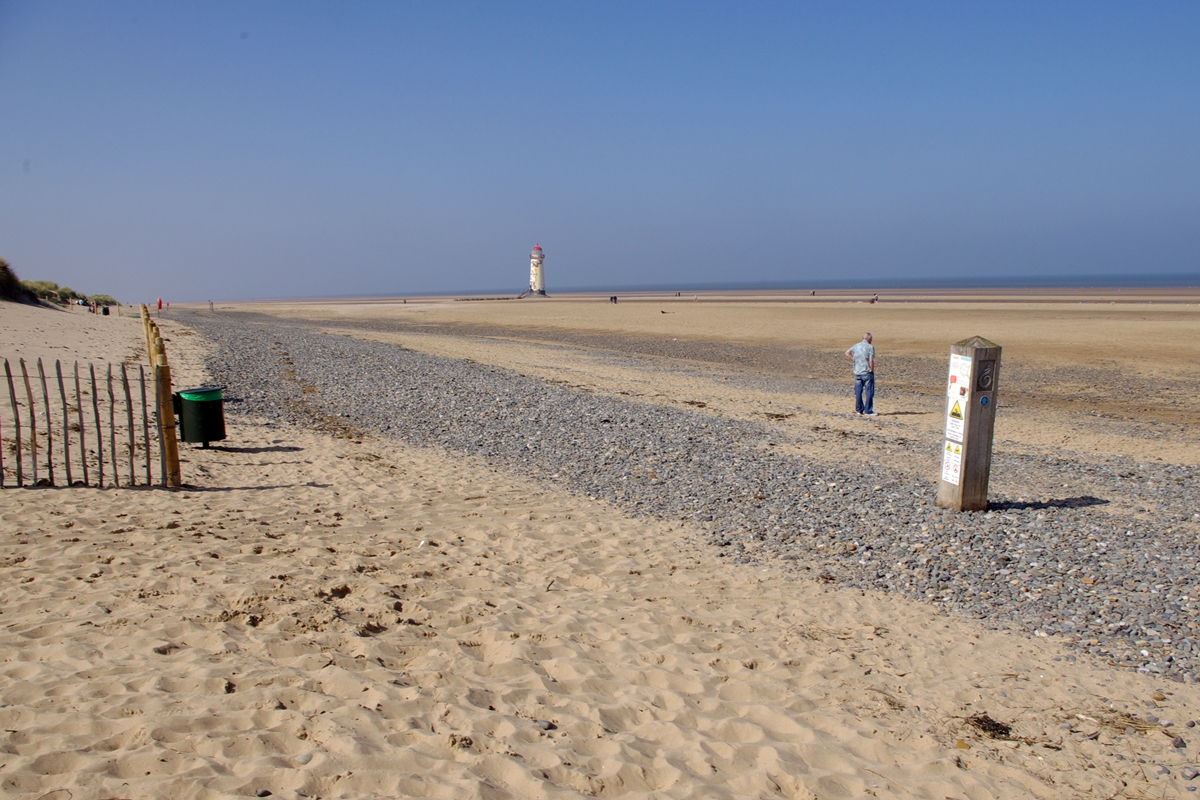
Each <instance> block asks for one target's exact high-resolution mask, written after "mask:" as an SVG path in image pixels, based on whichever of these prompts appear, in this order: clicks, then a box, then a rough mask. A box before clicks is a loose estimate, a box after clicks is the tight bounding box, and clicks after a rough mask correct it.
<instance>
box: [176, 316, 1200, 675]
mask: <svg viewBox="0 0 1200 800" xmlns="http://www.w3.org/2000/svg"><path fill="white" fill-rule="evenodd" d="M173 316H175V317H177V318H179V319H180V320H181V321H183V322H185V323H186V324H188V325H191V326H194V327H195V328H197V329H198V330H199V331H200V332H201V333H203V334H204V335H205V336H207V337H208V338H209V339H211V340H212V341H213V342H214V343H215V345H216V346H215V348H214V350H213V355H212V357H211V361H210V363H209V364H208V368H209V370H210V372H211V374H212V376H213V377H214V379H215V380H216V381H217V382H218V383H221V384H224V385H226V386H227V387H228V390H227V397H230V398H231V402H230V403H229V404H228V405H227V412H228V413H229V414H230V415H231V416H236V415H237V414H248V415H253V416H259V417H267V418H270V419H274V420H278V421H280V422H288V423H293V424H300V425H307V426H313V425H319V426H322V427H325V428H326V429H330V430H334V431H335V432H336V431H338V430H341V431H344V432H347V433H351V434H352V433H353V432H354V431H356V430H363V431H370V432H373V433H377V434H382V435H384V436H388V437H392V438H395V439H398V440H401V441H404V442H407V443H410V444H414V445H419V446H432V447H437V448H441V449H443V450H446V451H448V452H451V453H463V454H470V455H472V456H477V457H480V458H482V459H484V460H486V461H487V462H488V463H490V464H492V465H494V466H497V467H500V468H503V469H506V470H510V471H512V472H514V473H519V474H521V475H524V476H526V477H529V478H531V479H534V480H536V481H541V482H545V483H547V484H553V485H555V486H557V487H559V488H562V489H565V490H568V491H571V492H574V493H577V494H581V495H586V496H589V497H594V498H597V499H600V500H603V501H606V502H610V503H613V504H615V505H616V506H618V507H620V508H622V509H623V510H624V511H626V512H627V513H629V514H631V515H634V516H650V517H654V518H658V519H664V520H680V521H687V522H691V523H696V524H698V525H700V526H701V527H702V528H703V529H704V530H705V532H706V534H705V535H706V537H707V541H708V542H709V543H710V544H711V546H713V547H714V548H717V550H718V551H719V554H720V555H721V556H722V557H725V558H728V559H729V560H730V562H731V563H737V564H747V563H760V564H780V565H783V566H785V567H790V568H792V569H794V570H795V571H796V572H797V573H803V574H806V575H812V576H815V577H816V578H817V579H819V580H823V581H826V582H828V583H830V584H831V585H837V586H843V587H856V588H862V589H876V590H883V591H888V592H895V593H898V594H902V595H904V596H906V597H910V598H914V599H917V600H921V601H924V602H928V603H931V604H933V605H935V606H936V607H938V608H940V609H943V610H945V611H948V612H952V613H958V614H963V615H967V616H971V617H975V618H978V619H981V620H984V621H985V622H986V623H987V624H989V625H992V626H996V627H1008V628H1013V629H1017V630H1021V631H1023V632H1026V633H1028V634H1033V635H1037V636H1047V635H1055V636H1061V637H1063V638H1064V640H1065V641H1066V642H1068V643H1069V644H1070V645H1072V646H1073V647H1074V649H1075V651H1076V652H1078V653H1090V654H1093V655H1096V656H1098V657H1101V658H1103V659H1107V660H1108V661H1109V662H1111V663H1112V664H1114V665H1116V666H1121V667H1128V668H1131V669H1138V670H1141V671H1144V672H1149V673H1155V674H1162V675H1164V676H1166V677H1168V678H1172V679H1176V680H1192V681H1195V680H1196V678H1195V671H1196V667H1197V665H1198V664H1200V654H1197V652H1196V648H1197V646H1198V645H1200V639H1197V628H1196V625H1197V621H1196V620H1197V609H1200V576H1198V574H1197V570H1196V563H1197V559H1198V558H1200V545H1198V544H1197V542H1198V541H1200V537H1198V534H1200V514H1196V503H1195V501H1194V498H1195V497H1197V496H1198V495H1197V485H1196V483H1197V482H1196V478H1195V474H1194V471H1193V469H1192V467H1190V466H1186V465H1185V466H1179V465H1169V464H1136V463H1131V462H1128V461H1127V460H1124V459H1118V458H1103V457H1099V456H1097V457H1095V459H1094V460H1090V461H1089V460H1086V459H1083V460H1080V459H1056V458H1049V457H1042V456H1037V455H1028V454H1026V455H1019V456H1010V455H1006V454H1003V453H997V454H996V460H995V466H994V470H996V471H1002V472H1003V473H1004V474H1005V476H1006V478H1008V479H1010V480H1006V483H1008V484H1009V485H1018V484H1019V483H1020V478H1021V476H1023V475H1024V476H1028V477H1029V484H1030V485H1050V483H1051V482H1052V481H1054V480H1057V482H1058V483H1057V484H1054V485H1058V484H1061V483H1062V481H1063V479H1064V477H1063V476H1074V477H1077V478H1078V479H1080V480H1081V481H1086V484H1087V485H1088V486H1089V487H1091V488H1090V489H1089V491H1092V492H1094V493H1095V494H1094V495H1084V496H1079V497H1071V498H1047V499H1044V500H1041V501H1038V500H1029V499H1024V498H1014V497H1007V496H1004V495H997V494H996V493H995V492H993V494H992V508H991V510H989V511H987V512H984V513H968V514H955V513H952V512H948V511H944V510H942V509H939V508H937V507H936V506H935V504H934V499H935V495H936V487H935V486H933V485H932V484H931V483H930V482H929V481H927V480H922V479H919V478H917V477H914V475H912V474H905V473H903V472H900V471H897V470H894V469H889V468H886V467H883V466H878V465H870V464H867V465H862V464H853V465H848V464H842V463H839V462H837V461H836V460H834V459H833V456H834V454H833V453H831V458H830V459H828V460H816V459H809V458H804V457H801V456H796V455H788V454H783V453H780V452H778V451H776V450H775V449H774V447H773V445H775V444H777V443H779V442H780V439H781V434H780V433H779V432H778V431H777V430H773V429H771V428H770V427H769V426H767V425H760V424H757V423H754V422H748V421H739V420H731V419H726V418H722V417H717V416H713V415H709V414H705V413H701V412H698V411H693V410H687V409H681V408H675V407H669V406H662V405H655V404H651V403H645V402H638V401H632V400H626V399H622V398H617V397H612V396H608V395H602V394H594V393H590V392H587V391H583V390H580V389H576V388H570V387H565V386H561V385H556V384H553V383H549V382H547V381H544V380H541V379H539V378H533V377H529V376H525V375H521V374H518V373H516V372H513V371H510V370H505V369H500V368H497V367H493V366H488V365H484V364H479V363H474V362H471V361H468V360H457V359H449V358H442V357H438V356H431V355H428V354H424V353H420V352H416V351H412V350H407V349H404V348H401V347H397V346H395V345H389V344H383V343H378V342H369V341H362V340H358V339H352V338H349V337H345V336H337V335H328V334H322V333H319V332H318V331H317V325H316V324H313V325H308V324H305V323H303V322H298V321H281V320H278V319H274V318H270V317H260V316H257V315H248V314H219V315H211V314H194V313H181V312H176V313H174V314H173ZM610 357H612V358H616V359H620V358H621V356H620V355H611V356H610ZM629 357H630V358H634V356H629ZM664 368H670V367H669V365H668V366H664ZM680 368H681V369H685V368H687V367H686V366H681V367H680ZM939 379H940V378H939ZM754 380H755V381H756V382H760V381H764V380H765V381H769V380H770V377H769V376H766V377H764V376H761V375H760V376H755V377H754ZM925 438H926V437H920V440H915V441H914V442H913V443H912V445H911V446H912V448H913V451H912V452H913V458H914V459H920V460H921V463H924V462H925V461H927V460H929V459H933V458H936V455H935V451H936V449H937V447H938V442H937V441H935V440H932V439H931V440H930V441H928V442H927V441H924V439H925ZM848 446H853V445H852V443H851V444H850V445H848ZM931 453H933V454H934V455H931ZM1118 501H1119V502H1120V504H1121V505H1122V506H1123V507H1124V506H1127V507H1133V508H1135V509H1138V510H1139V511H1141V512H1142V513H1129V514H1124V513H1112V512H1110V511H1107V510H1105V506H1106V505H1108V504H1109V503H1112V504H1113V505H1114V506H1115V505H1117V503H1118ZM1073 658H1074V656H1068V659H1073Z"/></svg>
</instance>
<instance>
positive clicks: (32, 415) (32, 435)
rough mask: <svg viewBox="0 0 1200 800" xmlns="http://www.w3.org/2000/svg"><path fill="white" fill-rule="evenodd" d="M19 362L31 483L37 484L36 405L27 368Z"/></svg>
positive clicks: (23, 360)
mask: <svg viewBox="0 0 1200 800" xmlns="http://www.w3.org/2000/svg"><path fill="white" fill-rule="evenodd" d="M20 362H21V378H22V379H23V380H24V381H25V400H26V401H27V402H28V404H29V455H30V458H31V460H32V461H33V485H34V486H37V484H38V463H37V461H38V459H37V406H35V405H34V404H33V387H32V386H30V385H29V370H28V368H26V366H25V359H23V358H22V359H20Z"/></svg>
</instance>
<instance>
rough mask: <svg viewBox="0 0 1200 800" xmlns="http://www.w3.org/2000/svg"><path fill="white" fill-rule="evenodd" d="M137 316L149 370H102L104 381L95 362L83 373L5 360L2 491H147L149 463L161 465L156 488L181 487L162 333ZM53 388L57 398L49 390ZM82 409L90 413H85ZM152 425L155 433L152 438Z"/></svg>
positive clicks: (0, 410)
mask: <svg viewBox="0 0 1200 800" xmlns="http://www.w3.org/2000/svg"><path fill="white" fill-rule="evenodd" d="M141 317H142V327H143V329H144V331H145V335H146V354H147V357H148V358H149V360H150V364H151V368H150V369H149V370H147V369H146V368H145V367H144V366H143V365H141V364H138V365H133V364H125V363H122V364H116V365H114V364H101V365H100V367H99V374H100V375H103V376H104V380H103V382H102V381H101V380H100V379H99V378H97V365H96V364H94V363H87V364H84V365H82V371H81V365H80V363H79V362H78V361H75V362H72V363H70V364H63V362H62V361H57V360H56V361H55V362H54V364H53V365H50V364H49V363H43V362H42V359H40V358H39V359H37V361H36V363H31V362H26V360H25V359H24V358H21V357H19V356H18V357H13V358H7V357H6V358H4V377H3V380H4V382H5V386H4V387H3V388H0V398H3V395H4V394H5V393H7V395H8V397H7V400H8V402H7V404H5V403H4V402H3V399H0V489H5V488H12V487H22V486H100V487H105V486H138V485H142V486H150V485H153V483H154V478H153V476H154V472H155V470H154V467H153V466H152V465H153V464H154V462H157V463H158V465H159V469H158V472H159V475H160V481H159V485H161V486H164V487H166V488H171V489H175V488H178V487H179V486H180V485H181V483H182V481H181V474H180V468H179V445H178V442H177V440H176V435H175V413H174V410H173V407H172V399H171V367H170V365H169V364H168V362H167V351H166V348H165V347H164V346H163V339H162V334H161V333H160V332H159V330H158V325H156V324H155V323H154V321H153V320H152V319H151V318H150V312H149V309H148V308H147V307H146V306H145V305H143V306H142V308H141ZM51 368H52V369H53V372H50V370H51ZM48 373H49V374H48ZM64 373H65V374H64ZM84 375H86V376H87V378H86V380H85V379H84ZM51 376H52V377H51ZM66 376H70V377H71V379H72V380H71V381H68V380H67V378H66ZM55 383H56V384H57V388H58V392H57V396H55V393H54V392H52V391H51V386H53V385H55ZM147 384H149V388H150V391H151V392H153V395H152V397H153V400H150V399H149V398H150V397H151V395H148V394H147V391H146V388H147ZM102 385H103V386H105V387H106V388H107V391H106V392H104V391H101V388H100V387H101V386H102ZM39 387H40V389H41V392H40V394H39V392H38V391H37V388H39ZM117 387H119V388H120V391H117ZM21 389H23V390H24V391H23V392H22V391H20V390H21ZM39 401H40V402H39ZM87 408H90V410H91V414H86V413H85V409H87ZM105 422H107V423H108V427H107V436H106V435H105V434H106V430H105ZM139 423H140V428H141V435H140V436H139V435H138V428H139ZM89 425H90V427H91V431H90V435H89V431H88V427H89ZM151 425H153V427H154V429H155V431H156V432H157V434H158V435H157V436H155V437H153V438H152V437H151V436H150V429H151ZM72 441H74V442H75V447H72ZM56 445H57V446H56ZM143 467H144V471H143V469H142V468H143ZM76 468H78V471H76ZM93 479H94V480H93Z"/></svg>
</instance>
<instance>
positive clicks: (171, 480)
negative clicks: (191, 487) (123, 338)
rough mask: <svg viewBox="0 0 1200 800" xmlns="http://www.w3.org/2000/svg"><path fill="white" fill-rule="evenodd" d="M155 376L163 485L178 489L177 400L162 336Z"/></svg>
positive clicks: (158, 339) (157, 342) (158, 342)
mask: <svg viewBox="0 0 1200 800" xmlns="http://www.w3.org/2000/svg"><path fill="white" fill-rule="evenodd" d="M154 349H155V356H154V358H155V376H156V378H157V382H158V392H159V394H158V397H159V415H158V423H159V429H160V430H161V431H162V441H161V447H162V458H163V485H164V486H166V487H167V488H170V489H178V488H179V487H180V486H181V485H182V483H183V480H182V475H181V474H180V468H179V440H178V438H177V433H176V430H175V402H174V399H173V398H172V396H171V366H170V364H168V363H167V350H166V347H165V346H164V345H163V340H162V337H161V336H158V337H156V338H155V340H154Z"/></svg>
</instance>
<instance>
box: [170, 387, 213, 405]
mask: <svg viewBox="0 0 1200 800" xmlns="http://www.w3.org/2000/svg"><path fill="white" fill-rule="evenodd" d="M221 389H222V387H220V386H201V387H199V388H198V389H180V390H179V396H180V397H182V398H183V399H184V400H191V401H193V402H203V401H205V400H220V399H221Z"/></svg>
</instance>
